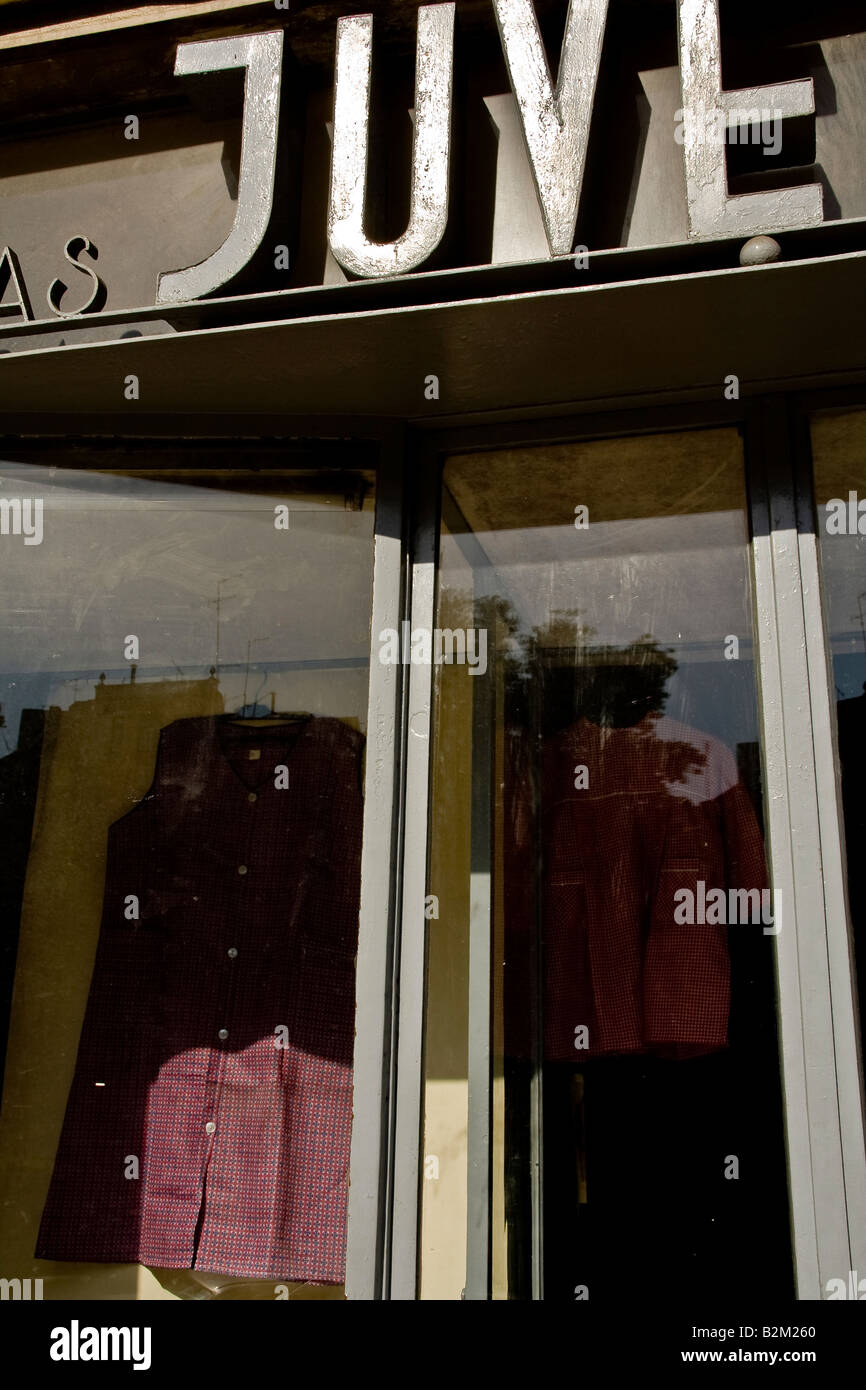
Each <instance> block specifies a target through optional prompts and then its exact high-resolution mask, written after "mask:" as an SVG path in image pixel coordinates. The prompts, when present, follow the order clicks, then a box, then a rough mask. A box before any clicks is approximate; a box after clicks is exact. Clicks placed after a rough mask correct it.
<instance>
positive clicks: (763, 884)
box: [413, 429, 793, 1305]
mask: <svg viewBox="0 0 866 1390" xmlns="http://www.w3.org/2000/svg"><path fill="white" fill-rule="evenodd" d="M441 497H442V505H441V512H442V525H441V543H440V555H439V566H440V567H439V586H438V599H437V606H436V619H435V621H436V628H435V629H434V631H433V633H432V634H430V643H431V659H432V661H433V663H434V666H435V674H434V692H435V706H434V708H435V726H434V746H433V762H432V828H431V843H430V857H429V883H428V890H427V891H428V897H427V906H426V915H427V918H428V921H427V942H428V948H427V949H428V963H427V1014H426V1035H425V1064H424V1077H425V1081H424V1135H423V1164H422V1172H423V1181H422V1191H421V1238H420V1255H419V1266H420V1269H419V1290H420V1296H421V1297H422V1298H434V1299H435V1298H446V1299H450V1298H460V1297H461V1296H463V1297H466V1298H484V1297H493V1298H517V1299H526V1298H539V1297H543V1298H548V1299H554V1300H562V1301H571V1302H582V1301H586V1300H589V1301H590V1302H593V1303H596V1304H597V1303H604V1304H610V1305H613V1304H617V1305H620V1304H621V1303H622V1300H623V1298H624V1297H628V1298H629V1299H631V1298H637V1299H639V1300H640V1301H641V1302H647V1301H653V1300H656V1299H658V1300H661V1301H663V1302H665V1303H668V1304H670V1302H671V1301H672V1300H675V1299H677V1298H679V1297H682V1296H684V1295H686V1294H688V1295H689V1296H691V1295H694V1294H695V1293H696V1292H698V1291H699V1292H700V1294H701V1296H702V1297H712V1298H720V1297H724V1296H725V1295H726V1294H730V1293H732V1292H733V1291H734V1290H736V1291H737V1294H738V1296H739V1295H741V1294H745V1293H748V1294H754V1295H761V1296H765V1295H766V1294H767V1292H769V1291H772V1294H773V1296H775V1297H780V1298H783V1299H784V1298H790V1297H792V1296H793V1270H792V1255H791V1243H790V1232H789V1224H788V1198H787V1183H786V1163H785V1151H784V1142H783V1125H782V1104H781V1082H780V1067H779V1056H778V1049H777V1036H776V1034H777V1018H776V1014H777V1011H776V998H775V984H774V980H775V965H774V954H775V942H776V935H777V933H778V931H780V930H781V929H782V928H783V924H784V912H785V905H784V904H783V903H781V902H780V901H778V898H777V895H776V894H775V893H774V890H773V886H772V883H771V881H770V877H769V874H768V869H767V864H766V857H765V852H764V841H763V831H762V825H763V811H762V784H761V748H760V736H759V721H758V704H757V697H756V675H755V652H754V627H753V617H752V609H751V582H750V568H749V530H748V519H747V517H748V513H747V502H746V493H745V482H744V464H743V454H742V444H741V439H740V435H739V433H738V431H736V430H731V429H716V430H704V431H697V432H691V433H679V434H672V435H656V436H651V437H644V438H631V439H619V440H600V441H592V442H586V443H574V444H556V445H551V446H541V445H539V446H534V447H524V448H519V449H511V450H507V451H501V452H485V453H479V454H463V455H454V456H452V457H450V458H449V459H448V460H447V461H446V463H445V467H444V472H443V480H442V494H441ZM413 640H417V641H418V643H419V645H420V643H421V642H422V641H423V640H424V639H423V636H421V635H419V634H415V635H414V638H413Z"/></svg>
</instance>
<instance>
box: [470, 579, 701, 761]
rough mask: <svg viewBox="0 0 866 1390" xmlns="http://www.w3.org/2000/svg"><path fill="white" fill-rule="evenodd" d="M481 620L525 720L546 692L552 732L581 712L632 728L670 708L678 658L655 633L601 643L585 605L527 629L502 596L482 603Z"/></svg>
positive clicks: (545, 722)
mask: <svg viewBox="0 0 866 1390" xmlns="http://www.w3.org/2000/svg"><path fill="white" fill-rule="evenodd" d="M475 622H476V625H478V624H481V623H484V624H486V625H487V627H488V629H489V632H490V636H491V638H492V637H493V634H494V633H495V634H496V641H495V644H494V643H493V642H492V641H491V649H492V648H493V646H494V645H495V649H496V656H497V660H498V661H499V662H500V663H501V665H502V667H503V668H504V676H505V684H506V687H507V688H508V689H509V690H510V691H511V692H512V694H513V697H514V698H515V701H516V708H515V714H516V717H517V718H518V720H520V719H521V716H520V714H519V710H520V709H521V707H525V705H526V701H527V700H531V699H538V698H539V697H540V706H541V712H542V713H541V726H542V730H543V732H544V733H546V734H548V733H552V732H555V730H556V729H561V728H564V727H565V726H566V725H568V724H571V723H573V722H574V721H575V720H577V719H579V718H580V717H581V716H582V717H583V718H585V719H589V720H590V721H591V722H592V723H593V724H599V725H602V726H604V727H607V728H628V727H630V726H632V725H634V724H637V723H639V722H640V720H642V719H643V718H644V717H645V715H647V714H649V713H650V712H651V711H658V712H661V711H662V710H663V709H664V706H665V703H666V700H667V695H668V683H669V681H670V679H671V677H672V676H673V674H674V672H675V671H676V669H677V662H676V659H675V658H674V655H673V652H672V651H670V650H669V649H668V648H665V647H662V646H661V645H660V643H659V642H658V641H657V639H656V638H655V637H653V636H652V634H651V633H645V634H644V635H643V636H641V637H638V638H636V639H635V641H633V642H629V643H624V644H623V645H622V646H616V645H615V644H612V643H602V642H594V641H593V638H594V637H595V636H596V629H595V628H593V627H590V626H588V625H587V624H585V623H581V622H580V620H579V613H578V612H559V613H553V614H552V615H551V617H550V619H549V620H548V622H547V623H545V624H543V625H537V626H535V627H533V628H526V627H525V626H523V625H522V623H521V621H520V617H519V615H518V613H517V611H516V610H515V608H514V606H513V605H512V604H511V603H510V602H509V601H508V600H506V599H503V598H501V597H499V596H497V597H495V598H486V599H481V600H479V601H478V602H477V603H476V607H475ZM525 712H528V711H526V710H525Z"/></svg>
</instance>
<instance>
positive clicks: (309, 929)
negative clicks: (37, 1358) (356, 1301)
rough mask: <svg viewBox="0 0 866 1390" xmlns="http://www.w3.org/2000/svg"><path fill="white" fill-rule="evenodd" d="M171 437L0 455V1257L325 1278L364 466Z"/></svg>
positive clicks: (123, 1287)
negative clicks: (113, 451) (210, 448)
mask: <svg viewBox="0 0 866 1390" xmlns="http://www.w3.org/2000/svg"><path fill="white" fill-rule="evenodd" d="M189 452H190V451H186V453H185V454H184V455H183V456H182V457H181V458H179V459H177V460H176V461H177V464H178V466H177V467H174V468H173V467H172V466H170V462H171V461H169V463H168V464H167V463H166V456H165V454H163V455H162V456H161V458H160V457H159V456H156V455H153V456H152V457H151V459H149V460H148V461H147V463H148V466H138V467H136V468H132V467H130V466H129V465H130V463H131V460H130V459H127V460H126V466H125V467H124V466H123V460H121V461H120V466H118V460H117V457H116V456H114V459H113V463H112V464H111V466H109V464H108V460H107V456H106V455H104V454H102V455H101V454H94V455H93V456H92V457H88V458H82V457H81V455H80V452H79V456H78V458H77V460H76V462H77V464H78V466H77V467H76V468H74V469H73V468H64V467H57V466H55V464H54V463H53V462H52V461H51V459H49V458H44V457H43V458H38V457H37V458H36V459H35V460H34V458H33V456H32V455H30V456H22V457H21V458H20V459H16V458H13V459H8V458H7V460H6V461H5V462H3V464H2V466H0V532H2V534H0V575H2V587H3V593H4V604H3V612H2V616H0V703H2V710H0V713H2V724H0V743H2V747H0V821H2V826H3V838H4V844H5V849H4V869H3V881H2V883H3V906H4V913H3V919H4V928H3V931H4V936H3V988H4V994H3V999H2V1009H3V1013H4V1017H3V1026H2V1036H3V1039H4V1041H6V1040H7V1025H8V1044H7V1048H6V1063H5V1076H4V1093H3V1100H4V1105H3V1113H2V1123H0V1185H2V1209H3V1237H2V1255H0V1271H2V1273H3V1275H4V1276H5V1277H7V1278H13V1279H21V1280H26V1279H30V1280H39V1281H41V1283H40V1285H39V1286H38V1287H39V1289H40V1292H41V1293H42V1295H43V1296H44V1297H45V1298H71V1299H76V1298H86V1299H93V1298H96V1299H99V1298H144V1299H152V1298H165V1297H180V1298H192V1299H201V1298H212V1297H217V1298H244V1299H248V1298H261V1299H285V1298H306V1297H313V1298H317V1297H325V1298H329V1297H342V1284H343V1279H344V1263H345V1220H346V1192H347V1187H348V1154H349V1133H350V1126H351V1110H352V1049H353V1038H354V1005H355V993H354V968H355V953H356V946H357V919H358V901H359V892H360V845H361V818H362V810H363V805H362V796H363V781H362V775H363V759H364V733H365V725H366V711H367V685H368V674H369V646H370V634H369V623H370V602H371V588H372V538H373V477H372V475H371V474H370V473H368V472H366V471H364V470H361V469H358V470H354V469H353V470H348V471H342V472H337V471H332V472H329V473H325V472H321V471H315V470H313V469H310V470H300V469H292V468H291V467H289V466H288V460H287V459H283V460H281V459H280V458H279V457H278V456H276V457H275V455H274V452H273V451H271V453H270V455H269V465H268V466H261V458H260V457H258V456H257V455H256V451H255V450H253V449H247V450H246V451H244V449H243V448H242V447H241V446H238V447H237V449H236V450H235V451H234V454H233V456H232V458H231V460H227V461H226V464H225V466H221V465H220V461H219V459H218V458H217V456H216V454H214V455H213V456H211V457H210V458H208V457H207V456H206V455H204V452H203V451H202V456H201V457H200V460H199V461H200V463H202V465H203V466H200V467H198V468H194V467H191V466H183V465H184V464H185V463H187V462H188V458H189ZM136 462H137V463H138V464H139V465H140V464H141V462H142V455H141V453H140V451H139V453H138V454H137V456H136ZM151 465H152V466H151ZM158 465H160V466H158ZM32 1287H33V1288H34V1289H35V1288H36V1287H37V1286H36V1285H35V1284H34V1285H33V1286H32Z"/></svg>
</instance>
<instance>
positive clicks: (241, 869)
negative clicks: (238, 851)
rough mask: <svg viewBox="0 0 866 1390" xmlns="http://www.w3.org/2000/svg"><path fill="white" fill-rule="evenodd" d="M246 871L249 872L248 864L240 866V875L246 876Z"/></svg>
mask: <svg viewBox="0 0 866 1390" xmlns="http://www.w3.org/2000/svg"><path fill="white" fill-rule="evenodd" d="M246 871H247V866H246V864H238V873H239V874H245V873H246Z"/></svg>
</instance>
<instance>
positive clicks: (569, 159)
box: [0, 0, 823, 319]
mask: <svg viewBox="0 0 866 1390" xmlns="http://www.w3.org/2000/svg"><path fill="white" fill-rule="evenodd" d="M491 3H492V5H493V9H494V12H495V17H496V22H497V25H498V29H499V35H500V40H501V44H502V50H503V55H504V58H505V64H506V67H507V70H508V76H509V81H510V85H511V90H512V93H513V98H514V102H515V106H516V111H517V115H518V117H519V124H520V130H521V132H522V137H523V143H524V147H525V153H526V158H527V160H528V165H529V167H530V169H531V171H532V179H533V183H534V188H535V192H536V195H537V200H538V207H539V210H540V213H541V219H542V221H543V227H544V238H545V240H546V246H547V251H548V254H549V256H550V257H551V258H554V257H564V256H569V255H572V254H574V252H573V247H574V238H575V229H576V223H577V213H578V205H579V202H580V196H581V189H582V185H583V178H584V171H585V165H586V155H587V147H588V142H589V130H590V124H591V120H592V114H593V104H594V100H595V92H596V85H597V80H598V75H599V66H600V61H601V51H602V45H603V41H604V35H605V26H606V21H607V9H608V5H607V0H570V3H569V7H568V14H567V17H566V23H565V29H564V37H563V43H562V52H561V55H560V61H559V65H558V76H557V81H556V84H555V85H554V83H553V81H552V78H551V75H550V69H549V66H548V62H547V57H546V54H545V49H544V44H543V41H542V37H541V33H540V31H539V27H538V21H537V18H536V14H535V8H534V5H533V3H532V0H491ZM455 8H456V7H455V4H454V3H453V0H448V3H443V4H432V5H422V6H421V7H420V8H419V10H418V19H417V46H416V62H415V102H414V111H413V127H414V129H413V140H412V165H411V178H410V198H409V216H408V222H407V225H406V228H405V230H404V231H403V232H402V234H401V235H400V236H398V237H397V238H396V239H395V240H393V241H386V242H377V241H373V240H371V239H370V236H369V235H368V232H367V230H366V226H365V198H366V191H367V182H368V177H367V176H368V156H369V150H368V145H369V128H370V109H371V99H370V93H371V64H372V45H373V17H372V15H351V16H346V17H344V18H342V19H339V20H338V22H337V37H336V56H335V90H334V120H333V131H332V151H331V175H330V191H329V198H328V213H327V238H328V249H329V251H330V253H331V255H332V256H333V258H334V260H335V261H336V263H337V264H338V265H339V266H341V267H342V268H343V269H344V270H345V271H347V272H348V273H349V274H351V275H354V276H359V277H362V278H365V279H375V278H379V277H382V276H395V275H404V274H406V273H408V272H410V271H413V270H416V269H417V268H418V267H419V266H422V265H423V264H424V263H425V262H426V261H427V260H428V259H429V257H430V256H431V254H432V253H433V252H434V251H435V250H436V248H437V246H438V245H439V243H440V242H441V240H442V237H443V235H444V232H445V228H446V223H447V220H448V201H449V163H450V151H451V117H452V88H453V68H454V20H455ZM677 15H678V29H679V56H680V76H681V88H682V107H681V109H680V110H679V111H677V113H676V118H677V119H676V123H675V126H674V127H673V128H672V129H671V139H672V141H675V142H676V144H677V145H678V146H679V147H680V148H681V149H682V158H683V165H684V174H685V190H686V201H687V207H688V232H689V235H690V236H691V237H692V238H714V237H722V236H741V237H743V238H744V239H748V238H750V237H752V236H754V235H756V234H758V233H762V232H773V231H779V230H783V229H785V228H790V227H801V226H809V225H813V224H816V223H820V222H821V221H822V218H823V203H822V189H821V186H820V185H819V184H817V183H813V184H807V185H804V186H800V187H793V188H782V189H773V190H771V191H764V192H757V193H748V194H743V195H739V196H730V195H729V192H728V183H727V170H726V149H725V141H726V138H727V139H728V140H730V141H732V142H736V140H737V137H738V136H739V138H740V142H741V143H744V142H745V141H746V140H748V139H749V138H750V135H751V136H754V135H755V133H756V132H759V131H762V130H765V131H767V132H769V133H771V138H772V147H771V149H772V153H778V148H779V143H780V141H781V134H780V130H781V121H782V120H783V119H785V118H788V117H793V116H803V115H809V114H812V113H814V111H815V97H814V88H813V82H812V79H811V78H807V79H804V80H799V81H791V82H781V83H774V84H772V85H769V86H763V87H754V88H749V89H746V90H741V91H723V90H722V75H721V44H720V33H719V13H718V0H678V4H677ZM232 69H242V70H243V71H244V74H245V79H244V81H245V86H244V106H243V117H242V131H241V137H242V140H241V159H240V172H239V178H238V189H237V203H236V212H235V217H234V222H233V225H232V227H231V231H230V232H229V234H228V236H227V237H226V239H225V240H224V241H223V243H222V244H221V245H220V246H219V247H218V248H217V249H216V250H215V251H213V253H212V254H211V255H209V256H207V257H206V258H205V259H204V260H201V261H199V262H197V263H196V264H193V265H188V266H184V267H181V268H177V269H172V270H165V271H162V272H161V273H159V275H158V285H157V287H156V291H155V302H156V303H157V304H178V303H183V302H189V301H191V300H196V299H199V298H201V297H202V296H206V295H210V294H213V293H214V292H216V291H219V290H221V289H223V288H224V287H226V286H228V285H230V284H231V282H232V281H233V280H235V278H236V277H237V276H238V275H239V273H240V272H241V271H243V269H244V267H245V266H247V264H248V263H249V261H250V259H251V257H252V256H253V255H254V253H255V252H256V251H257V250H258V248H259V247H260V246H261V245H262V243H263V241H264V238H265V236H266V234H267V231H268V228H269V226H270V225H271V223H272V216H273V213H274V190H275V186H276V173H277V148H278V134H279V124H280V122H279V115H280V96H281V86H282V73H283V31H282V30H281V29H280V30H275V31H273V32H267V33H256V34H250V35H236V36H233V37H230V38H217V39H209V40H196V41H194V42H188V43H181V44H180V45H179V46H178V48H177V53H176V61H175V69H174V71H175V75H176V76H177V77H178V78H179V79H182V78H185V77H187V76H202V75H205V74H208V73H216V72H224V71H226V70H232ZM708 131H712V132H715V135H716V137H717V138H707V132H708ZM282 250H283V251H284V252H286V254H287V248H285V247H283V248H282ZM84 253H87V255H86V256H85V254H84ZM96 254H97V253H96V251H95V248H93V247H92V246H91V244H90V242H89V241H88V239H87V238H86V237H85V236H82V235H78V236H75V237H72V238H71V239H70V240H69V242H68V243H67V250H66V255H67V259H68V260H70V261H71V262H72V264H73V265H74V266H75V268H76V269H77V270H78V271H82V272H84V273H85V274H86V275H88V276H89V277H90V278H91V281H92V284H91V291H92V295H91V298H90V299H89V300H88V301H87V302H86V303H85V304H84V305H82V304H81V295H78V296H77V297H76V295H74V294H70V295H69V296H68V301H67V302H64V300H63V296H64V293H65V286H64V285H63V284H62V283H61V282H59V281H55V283H54V285H52V287H51V289H50V290H49V295H48V303H49V308H50V310H51V312H52V313H53V314H56V315H57V316H58V317H69V316H73V315H74V316H76V317H77V316H78V315H80V314H83V313H93V312H95V311H97V310H98V309H99V308H100V307H102V303H103V301H104V292H103V289H102V286H101V282H100V280H99V278H98V276H97V275H96V272H95V271H94V270H93V269H92V260H93V259H94V258H95V255H96ZM88 262H90V264H88ZM0 278H2V280H3V281H4V282H5V286H4V287H5V288H9V286H10V284H11V289H12V292H13V294H14V295H15V299H16V301H17V302H16V305H15V306H14V307H15V309H16V311H17V310H18V309H19V307H20V312H21V314H22V315H23V317H24V318H25V319H31V318H33V317H34V315H33V313H32V311H31V310H30V308H29V304H28V297H27V290H26V286H25V284H24V282H23V279H22V278H21V277H20V275H19V274H18V272H17V268H16V263H15V258H14V252H13V251H11V249H10V248H6V249H0ZM76 283H80V281H79V280H78V278H77V277H76ZM67 303H68V307H67ZM11 307H12V306H10V305H8V304H7V305H6V306H4V308H5V309H6V310H8V309H9V308H11ZM37 316H38V315H37Z"/></svg>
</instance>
